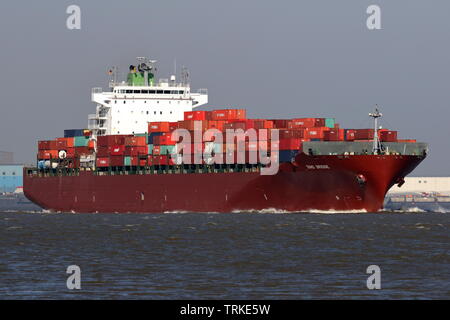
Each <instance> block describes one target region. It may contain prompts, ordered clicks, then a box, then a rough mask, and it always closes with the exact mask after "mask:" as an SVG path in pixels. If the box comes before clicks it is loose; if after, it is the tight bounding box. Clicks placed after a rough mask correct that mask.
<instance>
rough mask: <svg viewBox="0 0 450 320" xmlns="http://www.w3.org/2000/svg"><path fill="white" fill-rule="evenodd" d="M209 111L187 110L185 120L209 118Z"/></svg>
mask: <svg viewBox="0 0 450 320" xmlns="http://www.w3.org/2000/svg"><path fill="white" fill-rule="evenodd" d="M208 113H209V112H208V111H186V112H185V113H184V120H208V116H209V115H208Z"/></svg>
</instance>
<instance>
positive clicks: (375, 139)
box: [369, 104, 383, 154]
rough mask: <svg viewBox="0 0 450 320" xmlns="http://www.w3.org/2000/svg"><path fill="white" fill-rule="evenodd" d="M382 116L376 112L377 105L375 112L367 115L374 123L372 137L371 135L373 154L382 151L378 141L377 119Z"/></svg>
mask: <svg viewBox="0 0 450 320" xmlns="http://www.w3.org/2000/svg"><path fill="white" fill-rule="evenodd" d="M382 116H383V114H382V113H381V112H379V111H378V105H377V104H376V105H375V112H373V113H372V112H371V113H369V117H372V118H373V122H374V135H373V149H372V152H373V154H378V153H380V152H381V151H382V146H381V143H380V139H378V118H381V117H382Z"/></svg>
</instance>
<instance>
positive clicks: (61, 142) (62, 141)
mask: <svg viewBox="0 0 450 320" xmlns="http://www.w3.org/2000/svg"><path fill="white" fill-rule="evenodd" d="M65 148H67V141H66V138H58V139H56V149H58V150H65Z"/></svg>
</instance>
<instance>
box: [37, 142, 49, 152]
mask: <svg viewBox="0 0 450 320" xmlns="http://www.w3.org/2000/svg"><path fill="white" fill-rule="evenodd" d="M50 142H51V141H49V140H46V141H38V150H50V149H51V147H50Z"/></svg>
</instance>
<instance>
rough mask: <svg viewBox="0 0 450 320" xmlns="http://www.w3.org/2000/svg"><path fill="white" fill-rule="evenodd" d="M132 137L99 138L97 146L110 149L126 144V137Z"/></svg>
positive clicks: (112, 136) (111, 136) (110, 136)
mask: <svg viewBox="0 0 450 320" xmlns="http://www.w3.org/2000/svg"><path fill="white" fill-rule="evenodd" d="M129 136H130V135H109V136H98V137H97V146H101V147H108V146H113V145H122V144H125V137H129Z"/></svg>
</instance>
